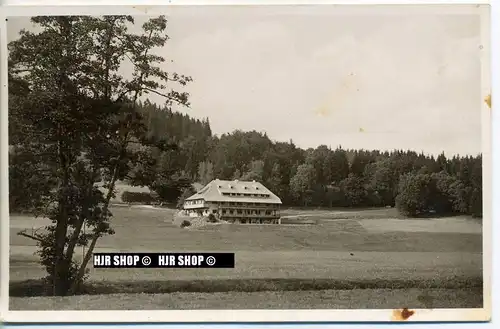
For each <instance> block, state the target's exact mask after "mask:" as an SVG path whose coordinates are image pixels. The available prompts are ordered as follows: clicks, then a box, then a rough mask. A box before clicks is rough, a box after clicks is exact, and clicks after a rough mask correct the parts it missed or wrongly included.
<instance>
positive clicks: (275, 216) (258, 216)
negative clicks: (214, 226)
mask: <svg viewBox="0 0 500 329" xmlns="http://www.w3.org/2000/svg"><path fill="white" fill-rule="evenodd" d="M221 218H222V219H226V218H245V219H278V218H280V215H279V214H270V215H266V214H221Z"/></svg>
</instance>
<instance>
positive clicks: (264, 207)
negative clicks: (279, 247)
mask: <svg viewBox="0 0 500 329" xmlns="http://www.w3.org/2000/svg"><path fill="white" fill-rule="evenodd" d="M280 206H281V199H280V198H279V197H278V196H276V195H275V194H274V193H273V192H271V191H270V190H269V189H267V188H266V187H265V186H264V185H262V184H261V183H259V182H256V181H251V182H249V181H238V180H234V181H227V180H219V179H215V180H213V181H211V182H210V183H208V184H207V185H206V186H205V187H203V188H202V189H201V190H200V191H198V192H197V193H196V194H194V195H192V196H191V197H189V198H187V199H186V201H185V202H184V210H185V211H186V212H187V213H188V214H189V215H190V216H209V215H210V214H213V215H214V216H215V217H217V218H219V219H221V220H225V221H228V222H233V223H241V224H252V223H255V224H256V223H260V224H273V223H280Z"/></svg>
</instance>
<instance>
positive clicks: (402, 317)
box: [391, 307, 415, 321]
mask: <svg viewBox="0 0 500 329" xmlns="http://www.w3.org/2000/svg"><path fill="white" fill-rule="evenodd" d="M413 314H415V311H412V310H409V309H407V308H406V307H405V308H403V309H400V310H394V311H392V318H391V319H392V321H406V320H408V319H409V318H410V317H411V316H412V315H413Z"/></svg>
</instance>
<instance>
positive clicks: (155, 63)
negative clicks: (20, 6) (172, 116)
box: [9, 16, 191, 295]
mask: <svg viewBox="0 0 500 329" xmlns="http://www.w3.org/2000/svg"><path fill="white" fill-rule="evenodd" d="M32 22H33V23H34V24H35V25H36V26H37V32H29V31H22V32H21V34H20V37H19V39H17V40H15V41H13V42H11V43H10V44H9V51H10V52H9V94H10V97H9V112H10V113H9V114H10V117H9V118H10V127H9V128H10V129H9V130H10V131H9V132H10V144H11V154H10V158H11V164H12V165H13V166H14V168H13V169H12V170H11V184H15V179H14V178H15V177H19V176H20V175H24V179H23V182H24V183H23V189H25V190H26V192H27V195H29V206H30V207H32V209H33V210H34V211H35V212H36V214H37V215H38V216H43V217H48V218H49V219H51V220H52V223H53V224H52V225H50V226H49V227H47V228H46V230H45V231H44V233H35V234H32V235H29V234H26V233H24V235H26V236H29V237H30V238H32V239H35V240H37V241H38V245H39V247H40V250H39V253H40V257H41V262H42V264H43V265H44V266H45V268H46V269H47V272H48V276H47V280H48V283H49V285H48V286H50V287H51V291H52V293H53V294H56V295H66V294H70V293H75V292H76V291H77V290H78V289H79V287H80V283H81V282H82V280H83V278H84V276H85V274H86V268H87V264H88V262H89V260H90V258H91V255H92V252H93V250H94V248H95V246H96V243H97V240H98V239H99V237H101V236H103V235H106V234H113V230H112V228H111V227H110V223H109V222H110V218H111V216H112V215H111V213H110V211H109V203H110V200H111V198H112V197H113V195H114V190H115V183H116V181H117V180H121V179H124V178H126V177H127V174H128V173H129V171H130V170H131V168H132V166H134V165H135V164H136V163H137V162H138V161H143V159H144V156H142V155H141V154H140V151H137V150H141V149H143V147H139V148H137V147H132V145H134V144H139V145H148V147H158V148H160V149H161V148H164V147H168V146H167V145H165V143H164V142H162V141H161V140H151V139H150V138H147V134H146V131H145V125H144V124H143V120H142V116H141V114H140V113H139V111H137V110H136V104H137V102H138V100H139V99H140V97H141V96H143V95H146V94H148V93H154V94H157V95H161V96H163V97H164V98H165V101H166V107H167V108H168V107H169V106H171V105H173V104H180V105H184V106H189V104H188V94H187V93H185V92H179V91H176V90H174V89H172V85H174V86H177V87H182V86H183V85H185V84H186V83H188V82H189V81H191V78H190V77H186V76H182V75H179V74H177V73H168V72H166V71H165V70H164V69H163V68H162V67H163V64H162V63H164V62H165V59H164V58H163V57H161V56H158V55H155V54H154V53H153V51H154V50H155V48H157V47H162V46H164V45H165V43H166V42H167V40H168V36H167V35H166V34H165V31H166V27H167V21H166V19H165V18H164V17H158V18H154V19H151V20H149V21H148V22H146V23H145V24H143V26H142V31H141V33H140V34H134V33H131V32H130V29H129V28H130V26H132V25H133V24H134V20H133V18H132V17H128V16H105V17H82V16H61V17H34V18H32ZM123 64H126V65H128V66H130V67H133V72H132V74H130V77H127V76H124V75H123V74H122V73H121V72H122V71H123V70H122V68H123V67H124V65H123ZM16 164H17V166H16ZM16 175H17V176H16ZM13 180H14V181H13ZM102 187H103V188H102ZM22 201H23V198H17V199H15V200H14V201H12V200H11V206H12V205H14V206H15V205H16V204H15V202H17V203H19V202H22ZM24 201H25V202H26V200H24ZM83 227H86V228H87V229H86V230H85V233H84V230H83V229H82V228H83ZM82 245H83V246H88V248H87V249H86V250H87V251H86V253H85V255H84V257H83V260H81V261H77V260H76V259H75V248H76V247H77V246H82Z"/></svg>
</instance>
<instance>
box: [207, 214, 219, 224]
mask: <svg viewBox="0 0 500 329" xmlns="http://www.w3.org/2000/svg"><path fill="white" fill-rule="evenodd" d="M208 222H209V223H217V222H218V220H217V218H215V215H214V214H210V215H208Z"/></svg>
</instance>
